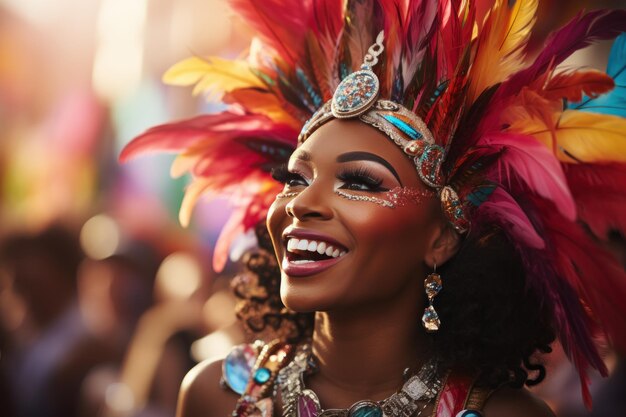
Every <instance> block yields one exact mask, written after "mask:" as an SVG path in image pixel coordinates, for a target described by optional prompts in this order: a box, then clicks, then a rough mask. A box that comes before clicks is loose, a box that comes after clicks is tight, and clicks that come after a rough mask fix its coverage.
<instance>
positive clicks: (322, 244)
mask: <svg viewBox="0 0 626 417" xmlns="http://www.w3.org/2000/svg"><path fill="white" fill-rule="evenodd" d="M325 251H326V242H320V243H318V244H317V253H319V254H320V255H321V254H322V253H324V252H325Z"/></svg>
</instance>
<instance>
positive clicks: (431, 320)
mask: <svg viewBox="0 0 626 417" xmlns="http://www.w3.org/2000/svg"><path fill="white" fill-rule="evenodd" d="M422 324H423V325H424V328H425V329H426V331H428V332H436V331H437V330H439V326H441V321H440V320H439V315H438V314H437V312H436V311H435V308H434V307H433V306H429V307H428V308H426V309H425V310H424V315H423V316H422Z"/></svg>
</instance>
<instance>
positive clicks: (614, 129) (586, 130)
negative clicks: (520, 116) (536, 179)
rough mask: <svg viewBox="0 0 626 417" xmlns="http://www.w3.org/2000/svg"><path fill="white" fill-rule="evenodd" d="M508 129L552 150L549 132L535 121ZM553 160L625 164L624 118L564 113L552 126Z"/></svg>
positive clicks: (570, 111) (585, 113)
mask: <svg viewBox="0 0 626 417" xmlns="http://www.w3.org/2000/svg"><path fill="white" fill-rule="evenodd" d="M511 128H512V129H514V130H516V131H519V132H522V133H526V134H530V135H533V136H534V137H536V138H537V139H538V140H540V141H541V142H543V143H544V144H545V145H546V146H548V147H550V148H551V149H552V148H553V136H552V132H551V131H550V130H549V129H547V128H546V126H545V124H543V123H541V122H540V121H539V120H537V119H534V120H524V121H521V122H518V124H517V125H516V126H512V127H511ZM554 134H555V135H556V145H557V146H556V149H557V157H558V158H559V160H561V161H563V162H577V161H582V162H626V119H625V118H623V117H618V116H612V115H606V114H597V113H589V112H583V111H578V110H566V111H564V112H563V114H562V115H561V117H560V118H559V119H558V122H557V125H556V126H555V130H554Z"/></svg>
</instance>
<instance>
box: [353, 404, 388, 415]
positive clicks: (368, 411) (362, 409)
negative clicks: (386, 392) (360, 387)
mask: <svg viewBox="0 0 626 417" xmlns="http://www.w3.org/2000/svg"><path fill="white" fill-rule="evenodd" d="M350 417H383V412H382V410H381V409H380V407H378V406H376V405H370V404H364V405H357V406H355V407H354V408H353V409H352V410H351V411H350Z"/></svg>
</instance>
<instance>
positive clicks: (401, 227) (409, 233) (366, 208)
mask: <svg viewBox="0 0 626 417" xmlns="http://www.w3.org/2000/svg"><path fill="white" fill-rule="evenodd" d="M347 213H348V216H349V221H347V222H346V223H348V224H349V225H350V229H352V234H353V235H354V238H355V240H356V242H357V244H358V245H359V246H361V245H364V244H371V245H374V246H378V245H377V243H378V242H382V241H392V242H394V246H395V248H396V249H397V245H398V244H401V243H411V244H412V246H413V245H415V244H416V243H418V242H421V241H423V240H424V235H425V233H426V231H427V230H428V229H429V225H430V224H431V220H430V215H429V212H428V210H424V207H423V206H419V207H416V206H410V207H409V206H407V207H398V208H385V207H379V206H376V205H374V204H373V203H366V202H363V203H358V205H357V204H354V205H353V206H352V207H351V209H350V210H349V211H347ZM380 249H382V248H380Z"/></svg>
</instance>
